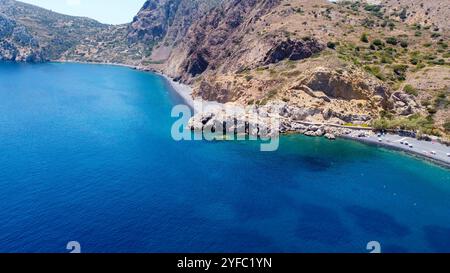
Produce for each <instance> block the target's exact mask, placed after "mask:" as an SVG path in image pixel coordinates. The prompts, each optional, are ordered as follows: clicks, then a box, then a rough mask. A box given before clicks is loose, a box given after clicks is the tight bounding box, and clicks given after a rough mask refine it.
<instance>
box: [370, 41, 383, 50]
mask: <svg viewBox="0 0 450 273" xmlns="http://www.w3.org/2000/svg"><path fill="white" fill-rule="evenodd" d="M372 44H373V45H375V46H377V47H379V48H382V47H384V43H383V41H381V40H380V39H375V40H374V41H373V43H372Z"/></svg>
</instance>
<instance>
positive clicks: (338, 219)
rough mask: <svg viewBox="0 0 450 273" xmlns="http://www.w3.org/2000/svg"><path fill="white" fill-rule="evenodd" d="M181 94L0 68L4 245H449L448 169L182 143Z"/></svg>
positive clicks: (121, 73)
mask: <svg viewBox="0 0 450 273" xmlns="http://www.w3.org/2000/svg"><path fill="white" fill-rule="evenodd" d="M179 102H180V99H179V98H178V97H177V96H176V95H175V94H174V93H173V92H171V90H170V88H169V87H168V86H167V85H166V83H165V82H164V80H163V79H161V78H160V77H158V76H156V75H153V74H148V73H143V72H139V71H134V70H131V69H127V68H121V67H110V66H100V65H81V64H39V65H25V64H0V200H1V202H0V252H66V250H65V247H66V244H67V242H69V241H73V240H76V241H79V242H80V244H81V245H82V251H84V252H152V253H153V252H366V249H365V248H366V244H367V242H369V241H374V240H375V241H379V242H380V243H381V245H382V250H383V251H386V252H450V172H449V171H448V170H446V169H443V168H440V167H437V166H434V165H432V164H429V163H427V162H424V161H421V160H418V159H415V158H412V157H409V156H406V155H404V154H401V153H398V152H391V151H387V150H385V149H380V148H376V147H370V146H366V145H364V144H360V143H356V142H352V141H347V140H338V141H336V142H329V141H326V140H324V139H320V138H306V137H302V136H285V137H282V139H281V144H280V149H279V150H278V151H277V152H272V153H262V152H260V151H259V144H258V143H256V142H205V141H195V142H194V141H190V142H175V141H173V140H172V138H171V137H170V129H171V126H172V124H173V122H174V121H175V119H173V118H171V115H170V113H171V110H172V106H173V105H174V104H177V103H179Z"/></svg>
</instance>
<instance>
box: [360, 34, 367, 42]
mask: <svg viewBox="0 0 450 273" xmlns="http://www.w3.org/2000/svg"><path fill="white" fill-rule="evenodd" d="M361 42H363V43H368V42H369V37H368V35H367V33H363V34H362V35H361Z"/></svg>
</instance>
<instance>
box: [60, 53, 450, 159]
mask: <svg viewBox="0 0 450 273" xmlns="http://www.w3.org/2000/svg"><path fill="white" fill-rule="evenodd" d="M53 62H55V63H80V64H96V65H112V66H121V67H127V68H131V69H135V70H140V71H146V72H152V73H155V74H157V75H159V76H161V77H163V78H164V79H165V80H166V81H167V83H168V84H169V85H170V87H171V88H172V90H173V91H175V92H176V93H177V94H178V95H179V96H180V97H181V98H182V99H183V100H184V102H185V103H186V104H187V105H188V106H189V107H191V108H192V109H193V110H194V112H195V113H198V112H199V111H201V108H202V106H203V107H205V106H206V107H220V106H221V105H223V104H220V103H218V102H206V101H202V100H194V98H193V96H192V92H193V90H192V88H191V87H190V86H188V85H185V84H182V83H179V82H176V81H174V80H173V79H172V78H170V77H169V76H167V75H164V74H162V73H160V72H158V71H154V70H151V69H146V68H144V67H140V66H133V65H126V64H117V63H95V62H78V61H53ZM200 103H202V104H203V105H201V104H200ZM340 137H341V138H344V139H349V140H354V141H358V142H360V143H364V144H368V145H373V146H377V147H383V148H388V149H392V150H396V151H402V152H406V153H407V154H409V155H412V156H416V157H419V158H421V159H425V160H428V161H431V162H433V163H435V164H438V165H440V166H443V167H446V168H450V156H448V155H450V147H448V146H446V145H444V144H441V143H438V142H430V141H424V140H417V139H414V138H411V137H402V136H399V135H394V134H387V135H383V136H381V137H379V136H377V135H374V136H369V137H362V138H359V137H350V136H340ZM401 142H402V143H403V144H401ZM405 143H408V145H406V144H405ZM411 146H412V148H411Z"/></svg>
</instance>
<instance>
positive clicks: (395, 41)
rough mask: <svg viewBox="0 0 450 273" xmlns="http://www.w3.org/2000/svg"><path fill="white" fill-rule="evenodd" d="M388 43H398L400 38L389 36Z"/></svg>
mask: <svg viewBox="0 0 450 273" xmlns="http://www.w3.org/2000/svg"><path fill="white" fill-rule="evenodd" d="M386 43H388V44H390V45H397V44H398V40H397V38H395V37H388V38H386Z"/></svg>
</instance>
